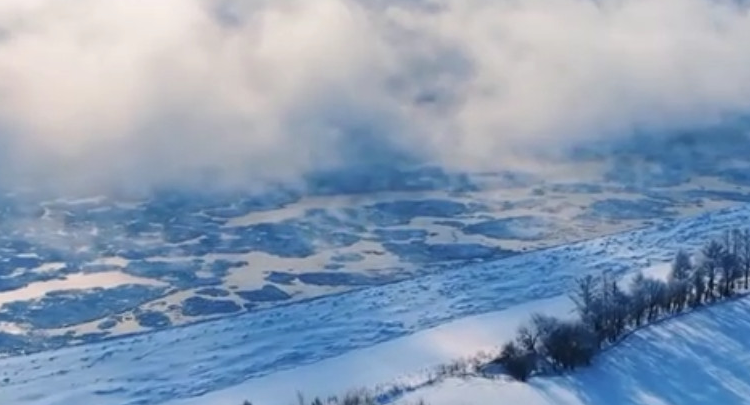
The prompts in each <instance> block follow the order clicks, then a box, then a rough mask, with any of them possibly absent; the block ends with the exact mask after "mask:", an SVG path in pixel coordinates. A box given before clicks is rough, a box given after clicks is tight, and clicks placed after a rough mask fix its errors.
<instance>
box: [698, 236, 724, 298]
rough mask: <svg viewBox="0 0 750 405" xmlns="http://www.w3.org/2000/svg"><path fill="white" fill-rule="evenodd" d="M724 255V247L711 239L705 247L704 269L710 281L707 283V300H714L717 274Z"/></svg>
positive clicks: (702, 264)
mask: <svg viewBox="0 0 750 405" xmlns="http://www.w3.org/2000/svg"><path fill="white" fill-rule="evenodd" d="M723 256H724V247H723V246H722V245H721V244H720V243H719V242H716V241H711V242H709V243H708V245H706V246H705V247H704V248H703V262H702V263H701V266H703V270H704V271H705V273H706V277H707V278H708V281H707V283H706V292H705V295H706V300H707V301H708V300H713V298H714V290H715V288H716V276H717V271H718V269H719V267H720V266H721V259H722V257H723Z"/></svg>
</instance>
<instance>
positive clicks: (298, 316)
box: [0, 205, 750, 405]
mask: <svg viewBox="0 0 750 405" xmlns="http://www.w3.org/2000/svg"><path fill="white" fill-rule="evenodd" d="M748 219H750V206H748V205H745V206H741V207H736V208H730V209H725V210H722V211H717V212H712V213H707V214H704V215H701V216H699V217H695V218H689V219H684V220H678V221H673V222H671V223H669V222H665V223H664V224H662V225H658V226H654V227H650V228H646V229H642V230H638V231H633V232H628V233H624V234H619V235H613V236H609V237H603V238H598V239H594V240H590V241H586V242H580V243H575V244H572V245H568V246H563V247H558V248H552V249H548V250H541V251H536V252H532V253H529V254H524V255H519V256H514V257H511V258H508V259H505V260H499V261H496V262H492V263H485V264H479V265H473V266H461V267H456V268H452V269H446V270H444V271H442V272H439V273H435V274H429V275H426V276H424V277H419V278H415V279H410V280H406V281H403V282H398V283H393V284H388V285H381V286H376V287H372V288H368V289H362V290H356V291H353V292H350V293H347V294H343V295H338V296H326V297H323V298H320V299H317V300H314V301H310V302H307V303H304V304H298V305H290V306H286V307H276V308H271V309H268V310H263V311H258V312H255V313H247V314H243V315H239V316H234V317H229V318H224V319H220V320H216V321H211V322H205V323H201V324H197V325H192V326H189V327H183V328H175V329H168V330H164V331H159V332H155V333H151V334H146V335H141V336H136V337H128V338H123V339H119V340H115V341H109V342H103V343H96V344H91V345H86V346H80V347H70V348H66V349H61V350H58V351H54V352H46V353H38V354H34V355H30V356H26V357H14V358H9V359H6V360H2V361H0V377H1V378H6V379H7V380H6V382H4V383H2V392H3V396H4V398H8V400H9V403H12V404H44V405H53V404H60V405H62V404H70V403H93V402H91V401H95V402H96V403H97V404H101V405H105V404H113V405H114V404H117V405H136V404H137V405H150V404H158V403H162V402H164V401H167V400H171V399H175V398H181V397H190V396H196V395H200V394H204V393H206V392H209V391H212V390H217V389H221V388H224V387H228V386H231V385H234V384H238V383H240V382H242V381H245V380H248V379H251V378H257V377H260V376H263V375H266V374H268V373H273V372H277V371H280V370H285V369H290V368H293V367H297V366H300V365H303V364H309V363H313V362H316V361H319V360H322V359H326V358H329V357H332V356H336V355H340V354H343V353H346V352H349V351H352V350H355V349H359V348H364V347H368V346H371V345H374V344H376V343H379V342H384V341H387V340H391V339H394V338H398V337H401V336H405V335H407V334H410V333H413V332H416V331H419V330H422V329H425V328H429V327H432V326H435V325H438V324H440V323H444V322H447V321H450V320H453V319H458V318H461V317H465V316H469V315H473V314H479V313H484V312H489V311H496V310H501V309H504V308H508V307H511V306H513V305H518V304H521V303H524V302H529V301H533V300H538V299H542V298H547V297H554V296H558V295H561V294H564V293H565V292H566V291H567V290H568V288H569V286H570V283H571V281H572V280H573V279H574V278H576V277H579V276H582V275H584V274H592V273H599V272H602V271H610V272H612V274H614V275H623V274H625V273H627V272H629V271H633V270H635V269H639V268H643V267H646V266H648V265H649V264H650V261H652V260H655V261H663V260H667V259H669V258H671V256H672V255H673V254H674V251H675V250H676V249H677V248H693V247H697V246H698V245H700V244H701V243H703V242H704V241H705V239H706V238H708V237H711V236H714V235H716V233H717V232H720V231H722V230H725V229H727V228H729V227H732V226H740V225H744V224H745V223H747V221H748ZM49 387H55V390H54V391H55V392H54V393H52V392H50V389H49Z"/></svg>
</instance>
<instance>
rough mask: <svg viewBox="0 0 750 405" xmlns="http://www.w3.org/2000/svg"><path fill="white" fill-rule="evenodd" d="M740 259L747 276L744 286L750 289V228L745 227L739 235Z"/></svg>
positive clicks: (743, 271) (744, 273)
mask: <svg viewBox="0 0 750 405" xmlns="http://www.w3.org/2000/svg"><path fill="white" fill-rule="evenodd" d="M739 238H740V240H739V249H738V250H739V254H738V256H739V261H740V267H741V268H742V273H743V275H744V277H745V285H744V288H745V289H746V290H747V289H748V280H750V230H748V229H745V230H743V231H742V232H740V236H739Z"/></svg>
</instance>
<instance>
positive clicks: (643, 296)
mask: <svg viewBox="0 0 750 405" xmlns="http://www.w3.org/2000/svg"><path fill="white" fill-rule="evenodd" d="M629 289H630V305H629V313H630V319H631V320H632V322H633V325H634V326H635V327H636V328H637V327H639V326H641V322H643V316H644V315H645V314H646V310H648V293H647V291H646V277H644V276H643V273H638V274H636V275H635V277H633V280H632V281H631V282H630V286H629Z"/></svg>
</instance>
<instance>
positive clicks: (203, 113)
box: [0, 0, 750, 187]
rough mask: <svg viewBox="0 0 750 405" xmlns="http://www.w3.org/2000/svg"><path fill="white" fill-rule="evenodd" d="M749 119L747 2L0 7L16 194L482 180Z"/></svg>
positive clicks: (198, 2)
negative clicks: (538, 160)
mask: <svg viewBox="0 0 750 405" xmlns="http://www.w3.org/2000/svg"><path fill="white" fill-rule="evenodd" d="M749 107H750V14H749V13H748V7H747V6H746V5H741V2H738V1H722V0H714V1H708V0H598V1H594V0H434V1H427V0H425V1H422V0H403V1H391V0H362V1H353V0H272V1H257V0H242V1H239V0H238V1H229V0H227V1H218V0H158V1H145V0H107V1H101V0H2V1H0V146H1V147H2V152H1V153H0V158H2V161H1V162H0V169H2V172H3V176H2V177H3V178H4V179H5V180H6V181H7V179H8V178H10V177H17V178H19V179H23V181H39V179H40V178H46V179H48V180H49V182H50V183H55V184H65V185H70V186H71V187H73V186H81V185H85V186H113V185H121V184H139V185H150V184H157V183H164V182H166V183H170V182H176V181H184V180H185V179H190V178H194V177H195V176H196V175H197V174H198V173H200V172H203V171H205V170H207V169H208V170H211V171H214V172H215V173H217V174H218V176H219V179H220V180H222V181H225V182H227V183H228V184H234V185H246V184H250V183H255V182H257V181H259V180H263V179H278V178H283V179H290V180H294V179H297V178H299V176H300V175H301V174H303V173H305V172H307V171H309V170H313V169H318V168H331V167H337V166H340V165H345V164H349V163H351V162H356V161H361V160H368V159H369V160H373V159H377V158H383V159H387V158H388V156H391V155H390V153H391V152H393V153H409V154H412V155H414V157H416V158H418V159H423V160H424V161H425V162H433V163H437V164H441V165H444V166H446V167H452V168H468V169H482V170H486V169H488V168H489V169H491V168H502V167H504V166H508V165H512V163H513V160H514V159H513V158H514V157H517V156H520V155H523V154H524V153H532V152H536V151H539V150H542V151H545V150H554V149H556V148H559V147H561V146H566V145H570V144H572V143H575V142H585V141H587V140H600V139H608V138H614V137H623V136H627V135H628V134H630V133H632V131H633V129H634V128H638V129H641V130H646V131H648V132H653V133H660V132H666V131H668V130H672V129H679V128H685V127H691V126H696V125H707V124H708V125H710V124H713V123H716V122H719V121H720V120H721V118H722V117H723V116H725V115H726V114H731V113H741V112H746V111H748V110H749Z"/></svg>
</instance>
